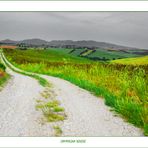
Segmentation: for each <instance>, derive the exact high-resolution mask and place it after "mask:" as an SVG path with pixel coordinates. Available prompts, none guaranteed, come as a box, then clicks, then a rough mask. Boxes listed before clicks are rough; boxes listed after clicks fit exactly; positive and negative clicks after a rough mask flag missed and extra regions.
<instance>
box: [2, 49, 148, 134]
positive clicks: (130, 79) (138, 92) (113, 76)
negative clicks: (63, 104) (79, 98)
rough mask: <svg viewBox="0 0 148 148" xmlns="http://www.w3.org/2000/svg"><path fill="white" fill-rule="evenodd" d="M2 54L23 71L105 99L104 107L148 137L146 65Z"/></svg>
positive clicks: (29, 52)
mask: <svg viewBox="0 0 148 148" xmlns="http://www.w3.org/2000/svg"><path fill="white" fill-rule="evenodd" d="M33 54H34V55H36V56H35V57H33V56H32V55H33ZM5 55H6V56H7V57H8V59H9V60H10V61H11V62H12V63H13V64H14V65H15V66H17V67H19V68H21V69H23V70H26V71H30V72H36V73H42V74H47V75H53V76H56V77H60V78H63V79H65V80H68V81H70V82H72V83H74V84H76V85H78V86H80V87H81V88H84V89H86V90H88V91H90V92H91V93H93V94H94V95H96V96H98V97H102V98H105V103H106V104H107V105H109V106H111V107H113V108H114V110H115V111H116V112H118V113H120V114H121V115H122V116H123V117H124V118H125V119H126V120H128V121H129V122H130V123H132V124H134V125H136V126H138V127H140V128H143V129H144V133H145V135H148V67H147V66H130V65H120V64H109V63H95V62H91V61H89V60H85V59H81V58H74V57H71V56H68V55H65V56H64V55H63V54H60V53H58V54H57V53H56V52H53V51H52V52H50V51H48V52H47V51H40V52H38V51H35V50H27V51H19V50H13V51H10V50H5ZM16 55H17V57H16ZM62 55H63V56H64V57H65V58H64V59H63V56H62ZM54 57H55V58H54Z"/></svg>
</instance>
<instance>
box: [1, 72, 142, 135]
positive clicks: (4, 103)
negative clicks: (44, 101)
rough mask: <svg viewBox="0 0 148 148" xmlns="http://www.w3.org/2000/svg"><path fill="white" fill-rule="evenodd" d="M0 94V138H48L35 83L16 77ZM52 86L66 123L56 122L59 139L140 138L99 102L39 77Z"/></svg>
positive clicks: (71, 87)
mask: <svg viewBox="0 0 148 148" xmlns="http://www.w3.org/2000/svg"><path fill="white" fill-rule="evenodd" d="M7 72H8V73H10V74H11V75H12V79H11V80H10V82H9V84H8V85H7V86H6V87H5V88H4V89H3V90H2V92H0V106H1V107H0V136H52V135H53V134H52V132H53V131H52V128H51V126H50V124H45V125H41V124H40V123H39V121H38V118H40V116H41V115H40V113H39V112H37V111H36V110H35V100H34V99H33V98H36V97H38V95H39V92H41V91H42V90H43V88H42V87H41V86H39V84H38V83H37V81H36V80H34V79H32V78H30V77H28V76H24V75H20V74H17V73H15V72H13V71H11V70H10V69H8V70H7ZM41 76H42V77H44V78H46V79H47V80H48V81H49V82H50V83H52V86H53V87H52V89H53V91H54V92H55V93H56V99H57V100H60V102H61V105H62V106H63V107H64V108H65V112H66V114H67V119H66V120H65V121H64V122H60V123H59V125H60V126H61V128H62V131H63V133H62V136H81V137H82V136H143V134H142V131H141V130H140V129H138V128H136V127H134V126H133V125H131V124H129V123H127V122H125V121H124V120H123V119H122V118H121V117H119V116H116V115H115V113H114V112H111V111H110V108H109V107H107V106H106V105H105V104H104V101H103V99H101V98H98V97H95V96H93V95H92V94H90V93H89V92H88V91H86V90H84V89H81V88H79V87H77V86H75V85H73V84H71V83H70V82H68V81H65V80H62V79H59V78H55V77H52V76H45V75H41Z"/></svg>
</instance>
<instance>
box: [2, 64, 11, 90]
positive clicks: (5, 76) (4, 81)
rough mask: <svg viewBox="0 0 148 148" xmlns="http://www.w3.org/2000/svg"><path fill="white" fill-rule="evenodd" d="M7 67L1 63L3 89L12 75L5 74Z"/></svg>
mask: <svg viewBox="0 0 148 148" xmlns="http://www.w3.org/2000/svg"><path fill="white" fill-rule="evenodd" d="M5 69H6V67H5V66H4V65H3V64H2V63H0V88H3V86H4V85H5V84H6V82H7V81H8V79H9V78H10V75H8V74H7V73H6V72H5Z"/></svg>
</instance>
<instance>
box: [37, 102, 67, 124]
mask: <svg viewBox="0 0 148 148" xmlns="http://www.w3.org/2000/svg"><path fill="white" fill-rule="evenodd" d="M59 105H60V103H59V102H58V101H57V100H53V101H49V102H39V103H38V104H37V105H36V109H41V110H42V112H43V114H44V116H45V117H46V119H47V121H48V122H57V121H63V120H64V119H65V114H64V113H63V111H64V108H62V107H60V106H59Z"/></svg>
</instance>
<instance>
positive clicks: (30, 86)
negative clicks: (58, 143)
mask: <svg viewBox="0 0 148 148" xmlns="http://www.w3.org/2000/svg"><path fill="white" fill-rule="evenodd" d="M7 73H9V74H10V75H11V79H10V80H9V82H8V84H7V85H6V86H5V88H3V89H2V91H1V92H0V136H52V135H53V130H52V128H51V126H50V125H48V124H45V125H42V123H41V121H40V119H41V116H42V114H41V113H40V112H39V111H36V109H35V105H36V98H39V97H40V92H42V91H43V87H41V86H40V85H39V84H38V82H37V81H36V80H35V79H33V78H30V77H28V76H24V75H21V74H18V73H16V72H13V71H12V70H10V69H9V68H7Z"/></svg>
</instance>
